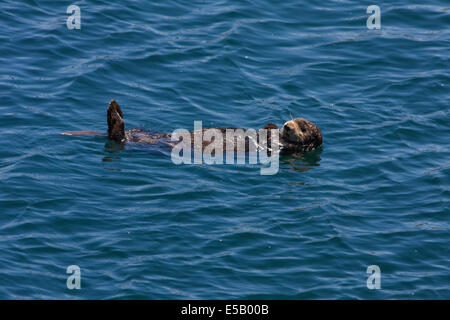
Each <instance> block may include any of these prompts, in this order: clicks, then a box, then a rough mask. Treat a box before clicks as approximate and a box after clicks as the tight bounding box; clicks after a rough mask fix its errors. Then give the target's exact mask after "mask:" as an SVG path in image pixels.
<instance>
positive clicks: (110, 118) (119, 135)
mask: <svg viewBox="0 0 450 320" xmlns="http://www.w3.org/2000/svg"><path fill="white" fill-rule="evenodd" d="M107 122H108V138H109V139H111V140H114V141H115V142H117V143H124V142H125V122H124V121H123V113H122V110H121V109H120V106H119V104H118V103H117V102H116V101H115V100H111V102H110V103H109V106H108V110H107Z"/></svg>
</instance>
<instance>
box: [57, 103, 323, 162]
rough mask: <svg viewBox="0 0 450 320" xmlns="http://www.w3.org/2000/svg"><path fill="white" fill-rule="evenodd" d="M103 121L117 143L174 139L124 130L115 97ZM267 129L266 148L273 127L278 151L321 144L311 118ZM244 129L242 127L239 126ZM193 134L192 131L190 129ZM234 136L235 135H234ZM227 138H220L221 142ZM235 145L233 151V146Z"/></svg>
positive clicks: (167, 141) (289, 150)
mask: <svg viewBox="0 0 450 320" xmlns="http://www.w3.org/2000/svg"><path fill="white" fill-rule="evenodd" d="M107 123H108V134H107V136H108V139H110V140H113V141H115V142H116V143H119V144H125V143H140V144H155V143H158V142H163V143H165V144H167V145H168V146H169V147H173V146H174V143H173V141H171V140H172V139H171V135H170V134H166V133H155V132H151V131H148V130H143V129H131V130H125V121H124V120H123V112H122V109H121V108H120V106H119V104H118V103H117V102H116V101H115V100H111V102H110V103H109V106H108V110H107ZM208 129H217V130H219V131H220V132H221V133H223V134H225V132H226V130H227V129H233V130H236V129H239V128H202V130H203V132H205V130H208ZM264 129H266V130H267V140H266V141H267V146H268V148H269V150H270V147H271V134H272V131H273V130H275V131H276V133H275V134H278V137H279V149H280V152H281V153H282V154H291V153H303V152H307V151H312V150H315V149H316V148H318V147H320V146H321V145H322V133H321V131H320V129H319V128H318V127H317V126H316V125H315V124H313V123H312V122H310V121H308V120H305V119H302V118H295V119H292V120H289V121H287V122H286V123H285V124H284V125H283V127H282V128H281V130H279V129H278V127H277V126H276V125H275V124H273V123H269V124H267V125H266V126H264ZM242 130H244V129H242ZM190 133H191V135H192V136H193V135H194V133H195V130H194V131H191V132H190ZM62 134H63V135H104V134H101V133H98V132H94V131H72V132H63V133H62ZM235 138H236V139H237V137H235ZM252 142H253V143H256V144H258V141H251V139H248V137H246V138H245V152H248V151H249V150H251V148H250V146H249V144H250V143H252ZM209 143H210V141H202V145H203V148H204V147H205V146H207V145H208V144H209ZM226 144H227V142H226V141H224V145H226ZM236 145H237V144H234V146H235V151H236V150H237V149H236Z"/></svg>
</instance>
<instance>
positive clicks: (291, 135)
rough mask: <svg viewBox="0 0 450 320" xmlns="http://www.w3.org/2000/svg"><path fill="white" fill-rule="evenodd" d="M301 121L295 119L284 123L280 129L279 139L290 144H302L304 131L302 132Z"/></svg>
mask: <svg viewBox="0 0 450 320" xmlns="http://www.w3.org/2000/svg"><path fill="white" fill-rule="evenodd" d="M302 120H303V119H300V118H297V119H293V120H290V121H288V122H286V123H285V124H284V125H283V128H282V129H281V137H282V138H283V139H284V140H286V141H288V142H291V143H295V144H298V143H303V140H304V137H305V134H306V130H304V124H303V123H302ZM303 121H305V120H303Z"/></svg>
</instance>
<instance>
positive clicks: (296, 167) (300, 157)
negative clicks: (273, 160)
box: [280, 147, 322, 172]
mask: <svg viewBox="0 0 450 320" xmlns="http://www.w3.org/2000/svg"><path fill="white" fill-rule="evenodd" d="M321 153H322V147H321V148H319V149H317V150H315V151H311V152H307V153H304V154H293V155H289V156H283V157H280V164H281V165H283V164H285V165H287V167H288V168H289V169H290V170H293V171H298V172H306V171H309V170H310V169H312V167H318V166H320V164H319V162H320V160H321V158H320V154H321Z"/></svg>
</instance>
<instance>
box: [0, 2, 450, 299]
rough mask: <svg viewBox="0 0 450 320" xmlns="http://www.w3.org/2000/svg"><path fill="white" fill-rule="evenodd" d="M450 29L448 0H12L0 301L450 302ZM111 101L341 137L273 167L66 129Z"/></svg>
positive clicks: (0, 94)
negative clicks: (190, 160) (76, 17)
mask: <svg viewBox="0 0 450 320" xmlns="http://www.w3.org/2000/svg"><path fill="white" fill-rule="evenodd" d="M72 4H74V5H77V6H78V7H79V8H80V10H81V11H80V14H81V15H80V17H81V21H80V29H76V28H74V29H69V28H68V26H67V19H68V18H69V17H70V16H71V15H70V14H67V12H66V10H67V8H68V7H69V6H70V5H72ZM369 5H378V6H379V8H380V17H381V20H380V22H381V25H380V26H381V28H380V29H369V28H368V27H367V20H368V18H369V17H370V16H371V14H370V13H367V11H366V10H367V7H368V6H369ZM449 26H450V6H449V2H447V1H444V0H430V1H426V4H412V3H410V2H409V1H406V0H389V1H373V2H365V3H362V2H360V1H346V0H344V1H340V0H332V1H317V0H314V1H303V0H285V1H269V0H253V1H250V0H236V1H231V0H219V1H196V0H177V1H174V0H169V1H143V0H134V1H120V2H119V1H116V2H114V1H106V0H96V1H75V0H73V1H49V0H46V1H44V0H42V1H41V0H39V1H37V0H24V1H13V0H1V1H0V125H1V127H0V141H1V143H0V298H1V299H449V298H450V270H449V267H450V250H449V249H450V222H449V220H450V208H449V204H450V191H449V186H450V179H449V175H450V117H449V116H450V113H449V102H450V90H449V86H450V81H449V80H450V64H449V62H450V61H449V59H450V51H449V49H450V28H449ZM111 99H115V100H116V101H117V102H118V103H119V104H120V106H121V107H122V110H123V112H124V119H125V125H126V128H128V129H130V128H144V129H149V130H153V131H155V132H162V133H170V132H172V131H173V130H175V129H179V128H185V129H187V130H192V129H193V125H194V121H202V122H203V125H204V126H214V127H242V128H261V127H262V126H264V125H265V124H267V123H270V122H272V123H275V124H277V125H278V126H281V125H282V124H283V123H284V122H285V121H288V120H290V119H291V118H293V117H302V118H305V119H308V120H310V121H312V122H314V123H315V124H316V125H317V126H319V127H320V129H321V130H322V134H323V141H324V143H323V146H322V148H320V149H318V150H316V151H314V152H309V153H305V154H303V155H296V156H281V157H280V160H279V161H280V162H279V166H280V167H279V171H278V173H277V174H274V175H261V174H260V166H259V165H253V164H244V165H238V164H235V165H231V164H223V165H219V164H213V165H207V164H191V165H189V164H182V165H176V164H174V163H173V162H172V160H171V156H170V152H169V153H168V152H167V150H166V149H164V147H161V146H160V145H158V144H157V145H152V146H142V145H134V144H128V145H124V146H121V145H118V144H116V143H113V142H111V141H108V140H107V139H106V138H105V137H102V136H64V135H60V134H59V133H61V132H64V131H81V130H94V131H99V132H106V130H107V124H106V108H107V107H108V103H109V101H110V100H111ZM71 265H76V266H78V267H79V270H80V274H79V275H80V277H81V278H80V281H81V288H80V289H76V288H75V289H69V288H68V286H67V280H68V277H70V276H71V274H70V273H67V268H68V267H69V266H71ZM372 265H375V266H378V267H379V270H380V274H379V275H380V278H379V279H380V282H379V284H380V288H379V289H376V288H375V289H370V288H369V287H370V286H369V287H368V286H367V280H368V278H369V277H370V276H371V274H370V273H367V268H368V267H369V266H372ZM374 283H375V282H374Z"/></svg>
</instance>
